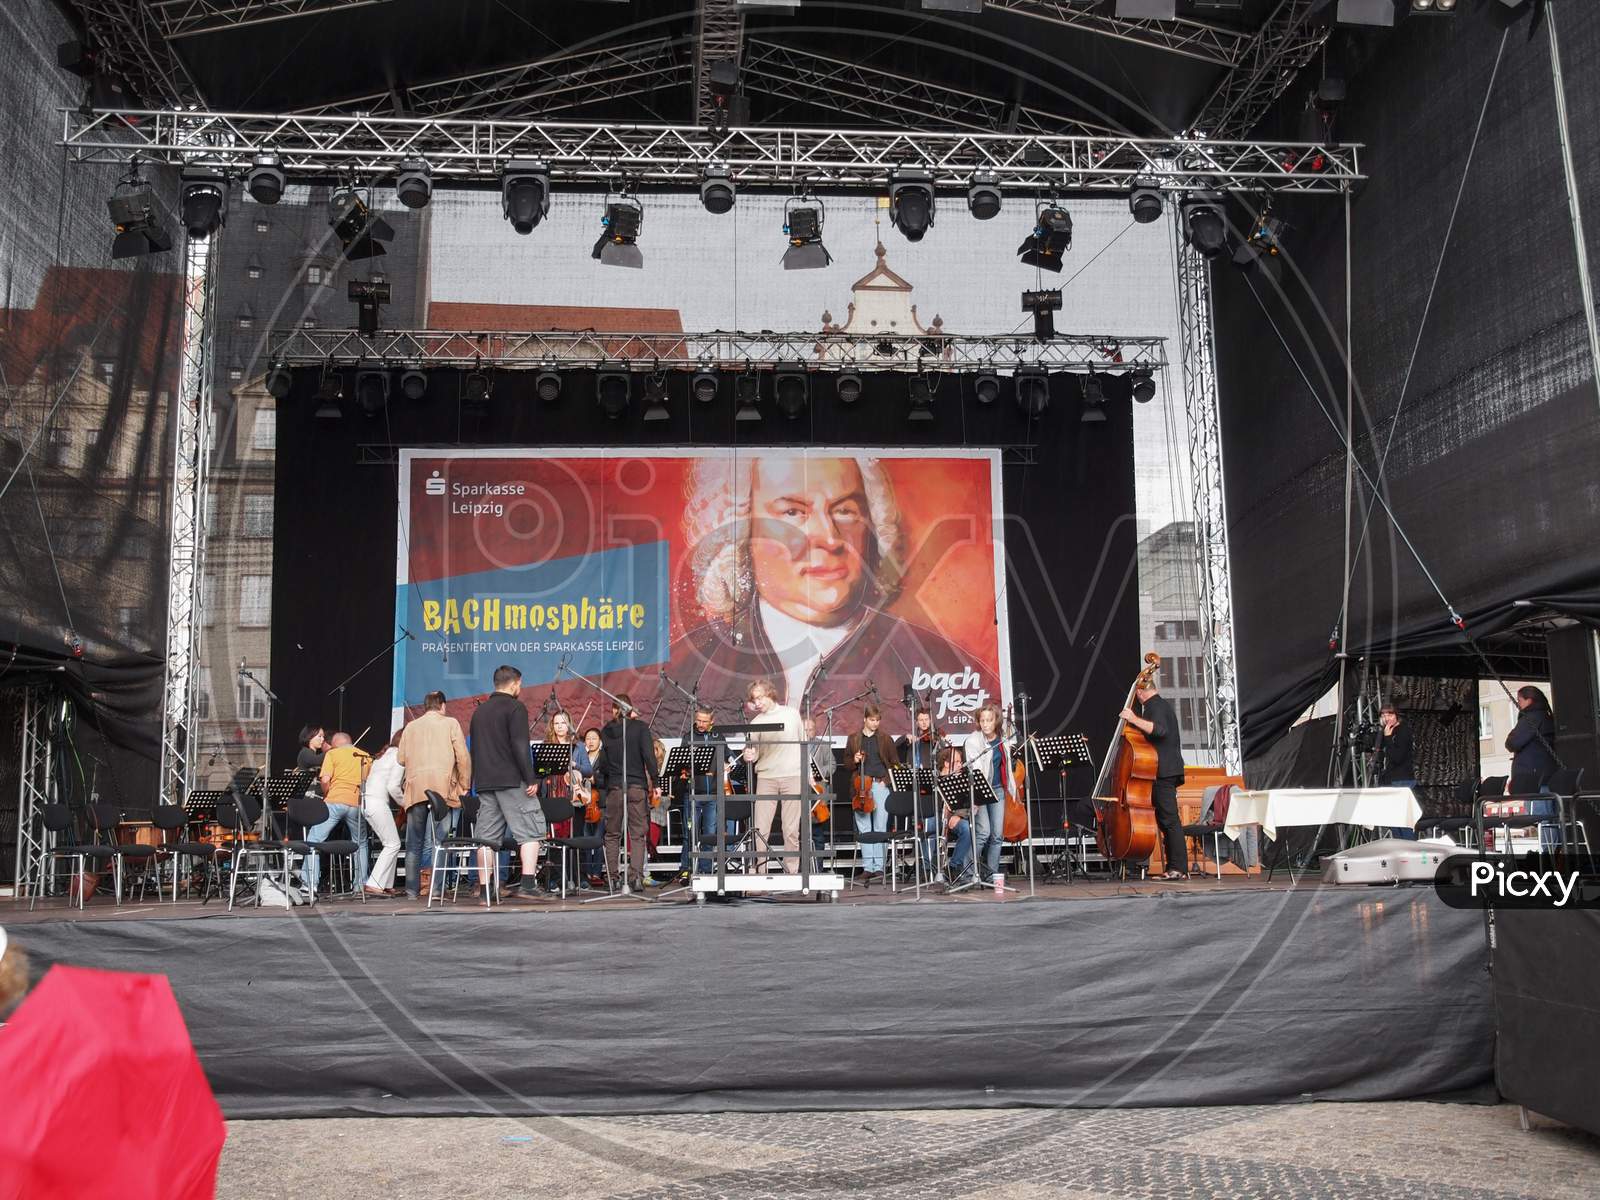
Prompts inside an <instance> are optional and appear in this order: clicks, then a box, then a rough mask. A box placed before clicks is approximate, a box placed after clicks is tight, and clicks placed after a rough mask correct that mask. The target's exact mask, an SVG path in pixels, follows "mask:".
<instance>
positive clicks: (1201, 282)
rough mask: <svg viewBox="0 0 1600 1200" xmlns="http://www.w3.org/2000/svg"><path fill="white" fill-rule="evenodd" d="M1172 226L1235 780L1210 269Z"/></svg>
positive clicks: (1204, 576) (1217, 744)
mask: <svg viewBox="0 0 1600 1200" xmlns="http://www.w3.org/2000/svg"><path fill="white" fill-rule="evenodd" d="M1172 224H1173V229H1174V233H1175V236H1176V239H1177V266H1178V278H1177V285H1178V322H1179V328H1180V329H1181V331H1182V351H1181V353H1182V356H1183V399H1184V411H1185V413H1186V415H1187V417H1188V426H1189V470H1190V472H1191V473H1192V478H1191V483H1192V486H1193V500H1194V538H1195V566H1196V569H1197V573H1198V576H1199V585H1200V586H1199V597H1200V614H1199V618H1200V633H1201V647H1202V658H1203V661H1204V663H1205V680H1206V700H1207V704H1206V708H1207V712H1206V725H1207V729H1208V732H1209V735H1210V742H1211V746H1212V749H1213V750H1214V751H1215V752H1216V755H1217V762H1218V763H1219V765H1221V766H1222V767H1224V768H1226V770H1227V771H1228V772H1229V773H1230V774H1235V775H1236V774H1238V773H1239V772H1240V771H1241V770H1242V769H1243V767H1244V760H1243V756H1242V752H1241V750H1240V740H1239V673H1238V667H1237V663H1236V659H1235V656H1234V640H1233V573H1232V569H1231V567H1230V565H1229V558H1228V522H1227V509H1226V505H1225V502H1224V496H1223V490H1222V431H1221V422H1220V412H1219V409H1218V404H1217V360H1216V343H1215V339H1214V337H1213V332H1212V304H1211V263H1210V260H1209V259H1207V258H1205V257H1204V256H1203V255H1201V254H1200V253H1199V252H1198V251H1196V250H1195V249H1193V248H1192V247H1190V246H1189V245H1187V244H1186V243H1185V241H1184V236H1183V228H1182V223H1181V222H1178V221H1174V222H1173V223H1172Z"/></svg>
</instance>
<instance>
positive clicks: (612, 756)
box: [595, 692, 661, 891]
mask: <svg viewBox="0 0 1600 1200" xmlns="http://www.w3.org/2000/svg"><path fill="white" fill-rule="evenodd" d="M660 782H661V776H660V772H659V771H658V770H657V769H656V754H655V737H654V735H652V734H651V732H650V726H649V725H647V724H646V723H645V722H644V720H643V719H641V718H640V716H639V712H638V710H637V709H635V708H634V707H633V701H632V700H631V699H629V698H628V695H627V693H625V692H624V693H619V694H618V696H617V699H616V702H614V703H613V704H612V705H611V720H610V721H608V722H607V723H606V726H605V728H604V729H602V730H601V731H600V765H599V766H598V767H596V768H595V784H596V786H598V787H599V788H601V789H602V792H603V794H604V796H605V801H606V805H605V820H606V877H607V880H608V884H607V886H610V887H614V886H615V884H616V879H617V872H618V862H619V860H620V858H621V854H622V831H623V829H624V828H626V829H627V831H628V876H629V880H630V882H631V884H632V886H633V887H634V888H635V889H637V890H639V891H643V890H644V888H645V886H646V882H645V865H646V864H647V863H648V862H649V859H650V805H649V801H650V798H651V796H652V795H654V796H655V797H657V798H659V797H660V795H661V788H660Z"/></svg>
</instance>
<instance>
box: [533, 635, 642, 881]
mask: <svg viewBox="0 0 1600 1200" xmlns="http://www.w3.org/2000/svg"><path fill="white" fill-rule="evenodd" d="M563 672H565V673H566V674H568V675H571V676H572V677H573V678H574V679H576V680H578V681H579V682H581V683H586V684H588V685H589V686H590V687H592V688H593V689H594V690H595V691H597V692H599V693H600V694H601V695H602V696H604V697H605V698H606V699H607V700H609V701H611V703H612V704H614V705H616V706H617V708H618V709H619V710H620V711H621V713H622V853H623V856H624V857H626V858H627V860H628V869H627V870H626V871H623V872H622V890H621V891H616V892H607V893H606V894H605V895H604V896H592V897H590V898H589V899H587V900H582V901H579V903H581V904H598V903H600V902H601V901H602V900H639V901H642V902H643V903H645V904H650V903H652V901H651V899H650V897H649V896H644V895H640V894H639V893H637V892H635V891H634V890H633V888H632V887H631V886H630V885H629V883H628V876H629V875H630V874H631V873H632V871H633V850H632V846H631V845H630V842H631V839H630V838H629V836H628V706H627V705H626V704H624V703H623V702H622V701H621V700H619V699H617V697H616V695H615V694H614V693H612V692H609V691H607V690H606V689H605V688H603V687H601V686H600V685H599V684H598V683H596V682H595V681H594V680H592V679H590V678H589V677H588V676H587V675H584V674H582V673H581V672H578V671H574V670H573V669H572V667H571V666H570V665H568V663H567V660H566V659H565V658H563V659H562V660H561V664H560V665H559V666H558V667H556V678H557V679H558V680H559V679H560V678H561V676H562V673H563ZM601 749H602V750H604V747H603V746H602V747H601ZM608 782H609V781H608ZM607 790H609V788H608V789H607ZM646 803H648V800H647V801H646ZM645 853H646V854H647V855H648V854H649V850H648V849H646V850H645ZM617 865H618V867H619V868H620V867H621V865H622V864H621V862H620V861H619V862H618V864H617ZM641 874H643V872H641Z"/></svg>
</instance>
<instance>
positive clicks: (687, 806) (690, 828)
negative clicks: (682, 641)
mask: <svg viewBox="0 0 1600 1200" xmlns="http://www.w3.org/2000/svg"><path fill="white" fill-rule="evenodd" d="M659 674H660V677H661V682H662V683H664V684H666V685H667V686H668V687H670V688H671V689H672V690H673V691H675V692H677V693H678V695H680V696H682V697H683V698H684V699H685V700H687V701H688V702H689V712H688V714H687V715H686V716H685V717H684V719H683V734H682V735H681V736H680V737H679V739H678V745H680V746H688V747H689V792H688V795H687V796H685V797H684V802H683V803H684V808H683V811H684V818H683V822H684V827H683V840H684V845H685V846H687V847H688V862H689V870H690V872H691V873H692V872H693V871H694V864H695V858H696V856H697V854H698V853H699V850H700V846H699V844H698V843H699V840H700V821H699V817H700V809H699V804H698V801H699V799H700V793H699V791H698V790H697V789H696V787H695V784H696V783H697V782H698V780H697V779H696V777H695V773H694V716H695V710H696V709H698V708H699V707H700V681H699V680H698V679H696V680H695V681H694V688H693V689H692V690H691V689H689V688H686V687H684V686H683V685H682V684H681V683H679V682H678V681H677V680H676V679H674V678H673V677H672V676H671V675H668V674H667V669H666V668H665V667H662V668H661V670H660V672H659ZM663 782H665V781H663ZM664 798H665V797H663V799H664ZM711 798H712V799H713V800H715V799H716V797H714V796H713V797H711ZM679 857H680V858H682V857H683V856H682V855H679ZM688 890H689V885H685V886H683V887H677V888H672V889H670V890H668V891H665V892H662V893H661V897H660V898H661V899H662V900H665V899H666V898H667V897H668V896H676V895H677V894H678V893H679V892H686V891H688Z"/></svg>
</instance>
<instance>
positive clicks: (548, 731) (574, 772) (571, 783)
mask: <svg viewBox="0 0 1600 1200" xmlns="http://www.w3.org/2000/svg"><path fill="white" fill-rule="evenodd" d="M544 740H545V743H546V744H547V745H558V746H571V747H572V754H571V757H570V758H569V759H568V763H569V766H568V769H567V771H566V772H565V773H564V774H561V775H547V776H545V777H544V778H543V779H541V780H540V781H539V794H540V795H541V796H546V797H549V798H551V799H560V800H568V799H576V798H577V795H576V792H575V790H574V789H575V788H576V787H578V786H579V785H581V784H582V782H583V779H584V776H585V775H588V774H591V773H592V772H593V771H594V767H593V765H592V764H591V763H590V762H589V752H588V751H587V750H586V749H585V748H584V746H583V743H582V742H580V741H578V738H577V735H576V734H574V733H573V731H572V718H571V717H569V716H568V715H567V714H566V713H565V712H557V713H556V714H555V715H554V716H552V717H551V718H550V719H549V720H548V721H547V722H545V727H544ZM571 825H572V822H570V821H557V822H556V825H555V828H554V829H552V830H551V834H552V835H553V836H555V837H567V836H569V834H570V832H571Z"/></svg>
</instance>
